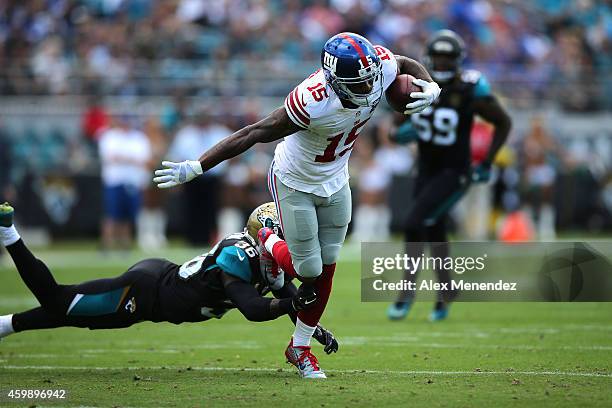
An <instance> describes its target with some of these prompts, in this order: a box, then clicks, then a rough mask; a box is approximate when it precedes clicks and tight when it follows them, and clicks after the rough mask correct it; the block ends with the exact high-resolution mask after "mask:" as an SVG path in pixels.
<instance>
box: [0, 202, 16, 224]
mask: <svg viewBox="0 0 612 408" xmlns="http://www.w3.org/2000/svg"><path fill="white" fill-rule="evenodd" d="M13 214H15V210H14V209H13V207H11V206H10V204H9V203H4V204H0V227H6V228H8V227H10V226H11V225H13Z"/></svg>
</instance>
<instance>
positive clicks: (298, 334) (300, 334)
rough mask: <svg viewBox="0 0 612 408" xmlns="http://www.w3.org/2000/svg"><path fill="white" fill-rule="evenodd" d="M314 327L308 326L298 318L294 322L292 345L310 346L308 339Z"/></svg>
mask: <svg viewBox="0 0 612 408" xmlns="http://www.w3.org/2000/svg"><path fill="white" fill-rule="evenodd" d="M315 329H316V327H311V326H308V325H307V324H306V323H304V322H302V321H301V320H300V319H299V318H298V319H297V321H296V322H295V331H294V332H293V345H294V346H310V339H311V338H312V335H313V333H314V331H315Z"/></svg>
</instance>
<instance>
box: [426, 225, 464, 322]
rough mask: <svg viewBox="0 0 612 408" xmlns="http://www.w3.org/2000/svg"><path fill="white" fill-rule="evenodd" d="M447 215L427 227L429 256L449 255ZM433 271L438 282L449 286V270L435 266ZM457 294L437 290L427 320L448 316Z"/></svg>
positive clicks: (442, 256)
mask: <svg viewBox="0 0 612 408" xmlns="http://www.w3.org/2000/svg"><path fill="white" fill-rule="evenodd" d="M447 221H448V216H447V215H446V214H445V215H444V216H442V217H440V218H439V219H438V220H437V221H436V223H435V224H433V225H431V226H428V227H427V239H428V240H429V242H431V244H430V248H431V256H433V257H436V258H440V259H445V258H446V257H448V256H449V255H450V245H449V243H448V237H447V225H448V223H447ZM435 273H436V275H437V278H438V282H441V283H446V284H447V287H449V288H450V280H451V277H450V271H449V270H447V269H445V268H436V270H435ZM456 295H457V293H456V291H455V290H450V289H448V290H440V291H438V299H437V301H436V303H435V305H434V309H433V311H432V312H431V314H430V315H429V320H431V321H432V322H435V321H438V320H443V319H445V318H446V317H448V306H449V303H450V302H451V301H452V300H453V299H454V298H455V296H456Z"/></svg>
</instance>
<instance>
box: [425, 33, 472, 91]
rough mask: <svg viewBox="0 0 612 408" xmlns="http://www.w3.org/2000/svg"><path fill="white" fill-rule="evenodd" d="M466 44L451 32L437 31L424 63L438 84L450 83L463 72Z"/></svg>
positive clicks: (426, 52) (428, 47) (429, 45)
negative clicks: (462, 65)
mask: <svg viewBox="0 0 612 408" xmlns="http://www.w3.org/2000/svg"><path fill="white" fill-rule="evenodd" d="M464 58H465V43H464V42H463V39H462V38H461V37H459V35H458V34H457V33H455V32H454V31H451V30H440V31H436V32H435V33H434V34H433V35H432V36H431V38H430V39H429V41H428V43H427V48H426V50H425V56H424V57H423V62H424V63H425V66H426V67H427V69H428V70H429V73H430V74H431V76H432V77H433V79H434V80H435V81H436V82H442V83H444V82H450V81H452V80H453V79H454V78H455V77H456V76H457V74H458V73H459V72H460V71H461V64H462V62H463V59H464Z"/></svg>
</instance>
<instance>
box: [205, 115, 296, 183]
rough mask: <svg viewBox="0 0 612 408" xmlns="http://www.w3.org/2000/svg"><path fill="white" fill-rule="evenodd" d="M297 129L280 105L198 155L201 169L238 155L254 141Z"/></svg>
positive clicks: (284, 134)
mask: <svg viewBox="0 0 612 408" xmlns="http://www.w3.org/2000/svg"><path fill="white" fill-rule="evenodd" d="M299 130H300V127H298V126H297V125H296V124H295V123H293V121H291V119H289V116H288V115H287V112H286V111H285V108H284V107H282V106H281V107H279V108H277V109H275V110H274V111H273V112H272V113H270V114H269V115H268V116H266V117H265V118H263V119H262V120H260V121H259V122H257V123H254V124H252V125H249V126H246V127H244V128H242V129H240V130H239V131H237V132H235V133H234V134H232V135H231V136H228V137H227V138H225V139H223V140H222V141H220V142H219V143H217V144H216V145H215V146H213V147H212V148H211V149H210V150H208V151H207V152H206V153H204V154H203V155H202V156H201V157H200V164H201V165H202V170H204V171H207V170H210V169H211V168H213V167H215V166H216V165H217V164H219V163H221V162H223V161H225V160H227V159H231V158H232V157H235V156H238V155H239V154H241V153H243V152H245V151H246V150H248V149H249V148H251V147H252V146H253V145H254V144H255V143H269V142H273V141H275V140H279V139H282V138H283V137H285V136H288V135H290V134H292V133H295V132H297V131H299Z"/></svg>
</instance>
